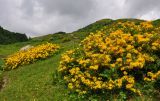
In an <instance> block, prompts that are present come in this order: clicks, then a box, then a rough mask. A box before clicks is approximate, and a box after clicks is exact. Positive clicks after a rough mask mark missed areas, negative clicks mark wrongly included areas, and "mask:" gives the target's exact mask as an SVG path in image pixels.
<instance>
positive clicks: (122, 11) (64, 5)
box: [0, 0, 160, 36]
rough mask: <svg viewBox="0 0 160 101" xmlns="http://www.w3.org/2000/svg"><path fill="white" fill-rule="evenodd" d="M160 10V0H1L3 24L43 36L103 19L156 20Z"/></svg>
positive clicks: (0, 16)
mask: <svg viewBox="0 0 160 101" xmlns="http://www.w3.org/2000/svg"><path fill="white" fill-rule="evenodd" d="M159 11H160V0H0V12H1V13H0V26H3V27H5V28H6V29H9V30H11V31H16V32H21V33H26V34H27V35H29V36H39V35H44V34H48V33H54V32H57V31H66V32H71V31H74V30H77V29H78V28H82V27H84V26H86V25H88V24H90V23H92V22H94V21H96V20H100V19H103V18H111V19H118V18H142V19H155V18H158V17H159V16H160V13H159Z"/></svg>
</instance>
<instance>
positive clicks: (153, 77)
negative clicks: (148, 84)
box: [144, 70, 160, 81]
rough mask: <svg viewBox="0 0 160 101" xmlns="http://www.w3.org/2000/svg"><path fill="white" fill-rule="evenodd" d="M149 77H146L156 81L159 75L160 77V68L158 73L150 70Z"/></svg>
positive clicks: (147, 79)
mask: <svg viewBox="0 0 160 101" xmlns="http://www.w3.org/2000/svg"><path fill="white" fill-rule="evenodd" d="M147 75H148V77H145V78H144V80H145V81H155V80H156V79H157V78H158V77H160V70H159V71H158V72H157V73H152V72H148V73H147Z"/></svg>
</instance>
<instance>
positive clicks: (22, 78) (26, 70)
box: [0, 19, 159, 101]
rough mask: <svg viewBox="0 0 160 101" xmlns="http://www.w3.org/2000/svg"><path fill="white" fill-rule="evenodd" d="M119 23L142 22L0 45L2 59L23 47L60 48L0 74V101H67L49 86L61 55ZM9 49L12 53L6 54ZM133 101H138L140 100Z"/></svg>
mask: <svg viewBox="0 0 160 101" xmlns="http://www.w3.org/2000/svg"><path fill="white" fill-rule="evenodd" d="M120 21H121V22H125V21H130V22H132V21H134V22H137V23H139V22H142V21H143V20H138V19H118V20H111V19H103V20H99V21H96V22H95V23H93V24H90V25H88V26H86V27H84V28H81V29H79V30H77V31H74V32H72V33H63V32H62V33H55V34H49V35H45V36H41V37H36V38H32V39H31V40H29V41H26V42H19V43H14V44H9V45H0V47H1V48H0V55H4V56H7V55H10V54H13V53H14V52H16V51H18V50H19V49H20V48H21V47H23V46H25V45H27V44H31V45H37V44H40V43H44V42H53V43H57V44H59V45H61V47H62V49H61V51H60V52H59V53H57V54H55V55H54V56H53V57H51V58H48V59H46V60H40V61H38V62H35V63H34V64H31V65H25V66H22V67H20V68H17V69H15V70H11V71H6V72H4V73H3V77H5V78H7V83H6V85H5V88H3V89H2V90H1V91H0V101H1V100H2V101H4V100H5V101H22V100H23V101H30V100H31V101H32V100H33V101H70V100H69V99H68V98H69V97H68V95H67V92H68V90H67V89H66V87H65V86H64V85H60V84H56V83H55V84H53V82H54V81H55V80H56V79H53V74H56V69H57V68H58V66H59V62H60V58H61V54H63V53H64V52H65V51H67V50H71V49H74V48H75V47H77V46H78V44H79V43H80V41H81V40H83V39H84V38H85V37H86V36H88V35H89V34H90V33H91V32H95V31H97V30H100V29H101V28H103V27H107V28H112V27H113V26H114V25H116V24H117V23H118V22H120ZM153 22H154V21H153ZM158 24H159V21H158V20H157V21H156V25H158ZM11 48H12V50H10V49H11ZM0 59H1V57H0ZM55 78H56V77H55ZM142 97H144V98H143V100H152V99H151V98H150V96H148V97H147V96H142ZM133 100H134V99H133ZM135 100H140V98H139V99H138V98H137V99H135Z"/></svg>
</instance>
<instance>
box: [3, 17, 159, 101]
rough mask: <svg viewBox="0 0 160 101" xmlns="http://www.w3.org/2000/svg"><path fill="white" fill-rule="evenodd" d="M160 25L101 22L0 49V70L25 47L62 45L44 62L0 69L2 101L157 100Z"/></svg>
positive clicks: (153, 23) (133, 22) (121, 21)
mask: <svg viewBox="0 0 160 101" xmlns="http://www.w3.org/2000/svg"><path fill="white" fill-rule="evenodd" d="M159 26H160V23H159V20H155V21H153V22H147V23H145V21H144V20H138V19H118V20H111V19H103V20H100V21H97V22H95V23H93V24H91V25H88V26H86V27H84V28H82V29H79V30H77V31H74V32H72V33H65V32H58V33H55V34H49V35H45V36H41V37H35V38H32V39H30V40H28V41H26V42H18V43H14V44H9V45H0V67H1V66H2V65H4V62H3V61H2V60H3V59H4V58H6V57H8V56H10V55H11V54H14V53H16V52H17V51H19V49H20V48H21V47H23V46H26V45H33V46H37V45H39V44H44V43H46V42H50V43H55V44H58V45H60V46H61V51H59V52H58V53H56V54H54V56H51V57H49V58H47V59H40V60H39V61H37V62H34V63H32V64H29V65H21V66H20V67H21V68H16V69H14V70H11V71H0V81H2V84H3V87H4V88H2V89H1V88H0V89H1V91H0V100H2V101H3V100H5V101H13V100H14V101H21V100H23V101H30V100H34V101H75V100H78V101H81V100H82V101H85V100H87V101H88V100H92V101H97V100H102V101H103V100H106V99H109V100H117V99H121V100H126V99H130V100H144V101H146V100H157V99H159V95H160V93H159V92H160V91H159V84H160V82H159V81H160V80H159V74H160V72H159V70H160V69H159V67H160V62H159V56H160V54H159V53H160V52H159V48H158V47H159V46H158V45H159V44H158V45H157V43H159V41H156V40H157V39H158V40H159V35H158V33H159V32H160V30H159ZM152 34H153V35H155V38H153V37H152ZM123 36H124V37H123ZM105 39H106V40H105ZM150 39H152V40H150ZM82 40H83V41H82ZM81 41H82V42H81ZM132 41H133V42H132ZM125 42H126V43H125ZM78 44H80V46H79V45H78ZM111 46H112V47H111ZM127 47H128V48H127ZM139 47H142V49H141V48H139ZM77 48H78V49H77ZM126 48H127V50H126ZM157 49H158V50H157ZM69 50H72V51H69ZM136 50H137V51H136ZM66 51H68V52H66ZM61 54H63V55H62V56H61ZM129 61H130V63H129ZM121 65H122V66H121ZM59 66H60V68H59V69H60V72H57V69H58V67H59ZM129 66H131V67H133V68H128V67H129ZM111 67H113V68H111ZM122 67H125V68H122ZM63 69H66V71H65V70H63ZM121 69H122V70H121ZM123 69H124V70H123ZM76 73H78V74H76ZM79 76H80V77H79ZM90 76H91V77H90ZM77 77H78V79H77ZM83 77H84V78H83ZM93 77H94V78H93ZM75 78H76V79H75ZM81 78H82V79H81ZM64 79H65V80H64ZM74 81H75V82H74ZM88 81H89V82H88ZM4 82H5V83H4ZM115 82H119V83H115ZM89 83H90V84H89ZM101 83H104V84H103V86H101V85H99V84H101ZM78 84H79V86H78ZM0 85H1V84H0ZM91 88H92V89H91ZM80 91H82V92H80ZM140 95H141V96H140Z"/></svg>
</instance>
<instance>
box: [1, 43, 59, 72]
mask: <svg viewBox="0 0 160 101" xmlns="http://www.w3.org/2000/svg"><path fill="white" fill-rule="evenodd" d="M59 48H60V46H58V45H56V44H52V43H46V44H41V45H38V46H35V47H33V48H30V49H28V50H26V51H19V52H17V53H15V54H13V55H10V56H8V57H7V58H6V59H5V66H4V69H6V70H9V69H14V68H17V67H18V66H21V65H25V64H30V63H33V62H34V61H37V60H39V59H45V58H47V57H49V56H52V55H53V54H54V53H55V52H56V51H57V50H58V49H59Z"/></svg>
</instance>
